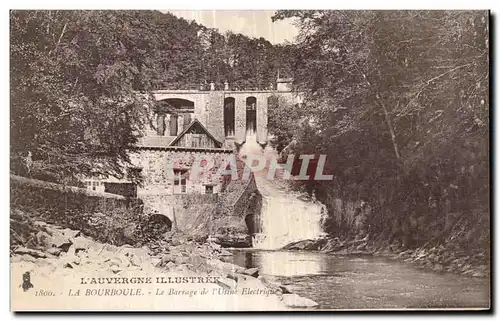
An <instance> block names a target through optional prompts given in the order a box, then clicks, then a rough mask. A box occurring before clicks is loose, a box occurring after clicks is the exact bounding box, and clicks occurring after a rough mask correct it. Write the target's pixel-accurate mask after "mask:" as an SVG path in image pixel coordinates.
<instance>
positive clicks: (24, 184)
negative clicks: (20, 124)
mask: <svg viewBox="0 0 500 321" xmlns="http://www.w3.org/2000/svg"><path fill="white" fill-rule="evenodd" d="M10 203H11V204H10V205H11V213H16V212H17V213H19V212H22V213H25V214H27V215H28V216H29V217H31V218H32V219H33V220H41V221H44V222H47V223H50V224H57V225H59V226H64V227H69V228H72V229H76V230H79V231H81V232H82V233H84V234H85V235H87V236H91V237H93V238H95V239H96V240H99V241H101V242H107V243H110V244H116V245H122V244H126V243H128V244H135V242H136V241H137V239H135V238H134V235H135V234H134V233H135V229H136V227H137V226H138V224H139V223H140V221H141V219H142V204H141V202H140V201H139V200H137V199H127V198H125V197H123V196H120V195H115V194H110V193H104V192H94V191H89V190H87V189H84V188H78V187H72V186H64V185H60V184H55V183H49V182H45V181H40V180H34V179H28V178H25V177H19V176H14V175H11V177H10ZM11 215H13V214H11Z"/></svg>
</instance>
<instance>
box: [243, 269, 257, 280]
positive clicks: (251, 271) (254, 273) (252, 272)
mask: <svg viewBox="0 0 500 321" xmlns="http://www.w3.org/2000/svg"><path fill="white" fill-rule="evenodd" d="M243 274H246V275H250V276H253V277H254V278H256V277H258V276H259V269H258V268H250V269H246V270H245V271H244V272H243Z"/></svg>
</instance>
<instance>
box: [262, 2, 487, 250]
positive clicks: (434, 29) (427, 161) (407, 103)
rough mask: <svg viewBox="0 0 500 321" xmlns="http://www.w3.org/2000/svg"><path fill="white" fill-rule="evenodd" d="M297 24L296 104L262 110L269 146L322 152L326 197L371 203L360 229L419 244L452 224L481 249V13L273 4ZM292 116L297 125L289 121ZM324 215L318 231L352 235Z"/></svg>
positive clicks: (483, 82)
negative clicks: (300, 96)
mask: <svg viewBox="0 0 500 321" xmlns="http://www.w3.org/2000/svg"><path fill="white" fill-rule="evenodd" d="M287 18H294V20H295V22H296V23H297V25H298V26H299V28H300V35H299V37H298V39H297V40H298V41H297V46H296V48H295V54H296V57H295V60H294V62H293V64H292V69H293V70H294V78H295V86H296V88H297V90H300V91H302V92H304V94H305V103H304V104H303V106H302V107H301V108H300V109H299V110H297V107H296V106H287V105H286V104H276V105H275V108H274V109H273V110H271V111H269V116H270V118H271V119H270V121H269V122H270V123H271V124H273V126H272V127H271V128H270V130H271V131H274V132H275V136H276V141H275V144H276V145H277V146H279V147H281V148H282V147H283V146H287V145H289V144H290V143H291V142H293V144H291V146H293V150H294V152H296V153H324V154H327V155H328V161H329V163H330V164H329V165H330V166H329V168H331V172H330V173H331V174H334V184H331V183H328V184H323V185H322V184H320V183H319V182H316V183H314V182H309V183H308V184H313V185H314V186H313V187H314V189H315V190H316V193H317V195H318V197H320V198H321V199H322V200H323V201H324V202H325V203H326V204H327V205H328V206H329V207H330V210H331V211H332V210H333V207H334V206H333V199H334V198H341V199H344V200H351V201H359V200H363V201H364V202H367V203H368V204H370V205H371V206H372V208H373V211H372V215H371V217H369V218H367V222H366V224H365V225H366V227H365V228H363V229H364V231H363V232H368V233H370V234H372V236H375V237H379V238H381V239H385V240H389V242H392V241H393V240H397V241H401V243H404V245H405V246H410V247H412V246H418V245H422V244H423V243H425V242H428V241H429V240H431V241H432V242H440V241H442V240H443V238H444V237H447V236H449V232H450V230H451V229H453V228H455V227H456V225H457V224H463V225H464V230H466V231H467V233H468V237H467V238H464V242H468V241H474V242H476V241H477V242H479V243H475V244H473V245H474V246H475V245H481V246H487V244H488V241H489V239H488V235H489V234H488V233H487V231H488V230H489V228H488V224H489V223H488V218H489V159H488V154H489V149H488V146H489V141H488V129H489V118H488V115H489V100H488V88H489V83H488V79H489V61H488V52H489V44H488V23H489V20H488V16H487V13H486V12H475V11H279V12H277V13H276V15H275V17H274V19H287ZM298 123H300V124H301V126H296V124H298ZM336 217H337V219H336V220H335V219H333V215H332V220H331V221H330V222H329V227H328V228H329V231H330V232H332V233H334V234H343V233H346V234H349V233H356V232H357V231H352V230H351V229H350V227H349V226H347V225H348V223H347V222H346V221H345V220H338V217H339V216H336Z"/></svg>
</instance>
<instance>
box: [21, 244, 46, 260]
mask: <svg viewBox="0 0 500 321" xmlns="http://www.w3.org/2000/svg"><path fill="white" fill-rule="evenodd" d="M14 253H15V254H19V255H24V254H27V255H30V256H32V257H34V258H42V259H43V258H46V257H47V255H46V254H45V253H43V252H42V251H38V250H33V249H28V248H26V247H23V246H21V247H18V248H17V249H15V250H14Z"/></svg>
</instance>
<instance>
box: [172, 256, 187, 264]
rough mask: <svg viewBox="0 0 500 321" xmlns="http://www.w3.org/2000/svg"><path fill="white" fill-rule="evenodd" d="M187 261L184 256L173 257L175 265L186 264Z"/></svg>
mask: <svg viewBox="0 0 500 321" xmlns="http://www.w3.org/2000/svg"><path fill="white" fill-rule="evenodd" d="M188 261H189V259H188V258H187V257H184V256H177V257H175V264H186V263H188Z"/></svg>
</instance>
